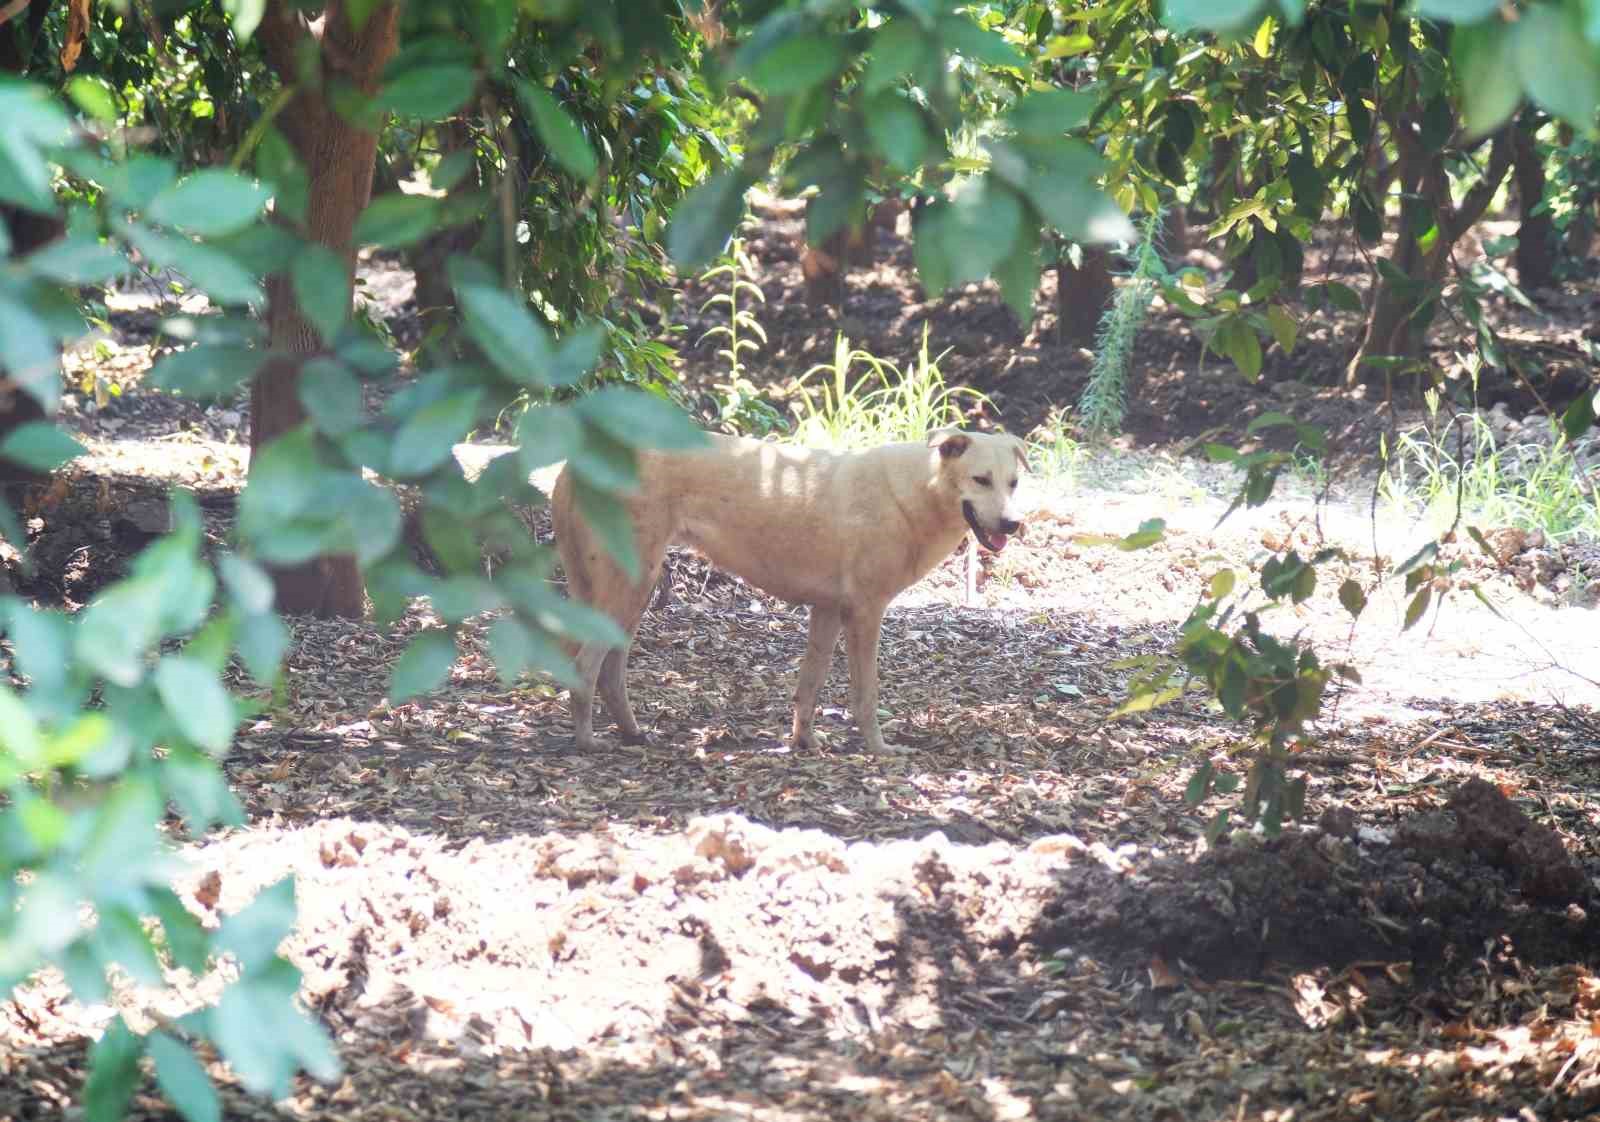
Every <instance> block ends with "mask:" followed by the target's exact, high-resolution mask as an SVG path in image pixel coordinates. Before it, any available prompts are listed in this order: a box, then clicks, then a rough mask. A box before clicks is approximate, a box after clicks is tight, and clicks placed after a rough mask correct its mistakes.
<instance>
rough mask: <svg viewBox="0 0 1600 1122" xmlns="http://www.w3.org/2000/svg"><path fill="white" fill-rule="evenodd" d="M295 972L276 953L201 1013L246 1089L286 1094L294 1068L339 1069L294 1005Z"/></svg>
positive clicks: (320, 1073)
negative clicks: (274, 958)
mask: <svg viewBox="0 0 1600 1122" xmlns="http://www.w3.org/2000/svg"><path fill="white" fill-rule="evenodd" d="M299 984H300V972H299V971H298V970H296V969H295V968H294V967H293V966H291V965H289V964H288V963H287V962H284V961H283V960H281V959H278V960H276V961H271V962H268V963H265V964H263V966H262V967H261V968H260V969H259V970H258V971H257V972H256V973H255V975H254V976H253V977H247V978H245V979H244V980H242V981H240V982H237V983H235V984H234V985H232V986H229V987H228V988H227V989H226V990H224V991H223V994H222V999H221V1000H220V1001H219V1002H217V1004H216V1005H215V1006H214V1007H213V1008H211V1009H210V1010H208V1011H207V1012H206V1013H205V1015H204V1016H205V1021H206V1023H207V1026H208V1028H209V1030H210V1035H211V1037H212V1039H214V1040H215V1041H216V1043H217V1047H218V1048H219V1049H220V1050H221V1051H222V1054H223V1056H224V1057H225V1058H226V1059H227V1061H228V1063H229V1065H230V1066H231V1067H232V1068H233V1070H234V1073H235V1074H236V1075H237V1076H238V1077H239V1082H240V1083H242V1084H243V1085H244V1086H245V1087H246V1089H248V1090H251V1091H254V1092H256V1093H257V1094H263V1095H268V1096H270V1097H272V1098H275V1099H280V1098H284V1097H286V1096H287V1095H288V1094H289V1092H290V1089H291V1086H292V1084H291V1082H290V1080H291V1078H292V1077H293V1075H294V1073H295V1070H296V1069H297V1068H299V1067H301V1066H304V1067H305V1068H306V1069H307V1071H308V1072H309V1073H310V1074H311V1075H312V1076H313V1077H315V1078H317V1079H322V1080H327V1079H332V1078H333V1077H334V1076H336V1075H337V1074H338V1072H339V1063H338V1059H337V1057H336V1056H335V1055H334V1054H333V1049H332V1047H331V1045H330V1044H329V1041H328V1038H327V1034H326V1033H324V1032H323V1031H322V1030H321V1029H320V1028H319V1027H318V1026H316V1025H315V1024H313V1023H311V1022H310V1021H309V1020H307V1019H306V1017H305V1015H304V1014H302V1013H301V1012H300V1011H299V1009H297V1008H296V1007H295V1003H294V997H295V992H296V991H297V990H298V988H299Z"/></svg>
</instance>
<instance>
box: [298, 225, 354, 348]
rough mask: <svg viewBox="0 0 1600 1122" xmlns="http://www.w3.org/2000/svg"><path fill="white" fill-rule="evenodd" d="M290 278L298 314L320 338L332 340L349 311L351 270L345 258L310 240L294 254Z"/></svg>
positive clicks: (328, 341)
mask: <svg viewBox="0 0 1600 1122" xmlns="http://www.w3.org/2000/svg"><path fill="white" fill-rule="evenodd" d="M289 279H290V280H291V281H292V282H293V284H294V298H295V302H296V303H297V304H299V305H300V314H301V315H302V316H304V317H305V319H306V321H307V322H308V323H310V324H311V325H312V326H313V327H315V328H316V329H317V334H318V335H320V336H322V340H323V342H325V343H331V342H333V341H334V339H336V338H337V337H338V335H339V329H340V328H342V327H343V326H344V321H345V319H346V318H347V317H348V316H349V314H350V273H349V271H348V270H347V269H346V268H345V263H344V258H342V257H340V256H339V255H338V254H337V253H335V252H334V251H333V250H331V249H329V248H328V247H327V246H325V245H318V244H316V243H314V242H313V243H311V244H308V245H306V246H304V247H303V248H302V249H301V250H300V252H299V253H297V254H295V256H294V260H293V261H292V262H291V263H290V265H289Z"/></svg>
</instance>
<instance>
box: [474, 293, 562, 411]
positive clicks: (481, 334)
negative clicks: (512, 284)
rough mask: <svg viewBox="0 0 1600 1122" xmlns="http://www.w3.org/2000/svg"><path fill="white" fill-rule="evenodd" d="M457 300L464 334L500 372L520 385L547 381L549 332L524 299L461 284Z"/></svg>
mask: <svg viewBox="0 0 1600 1122" xmlns="http://www.w3.org/2000/svg"><path fill="white" fill-rule="evenodd" d="M456 299H457V301H458V303H459V305H460V308H461V318H462V322H463V323H464V325H465V326H466V329H467V334H468V335H469V336H470V337H471V339H472V341H473V342H474V343H476V344H477V346H478V349H479V350H481V351H482V352H483V354H484V357H485V358H487V359H488V360H489V361H490V362H492V363H494V365H495V367H496V368H497V369H498V370H499V371H500V372H501V373H502V374H504V375H505V376H506V377H507V378H509V379H511V380H512V381H513V382H516V383H517V384H519V385H524V386H528V385H532V386H547V385H548V384H549V383H548V382H547V381H546V374H547V372H548V370H549V367H550V365H551V362H552V357H551V346H550V333H549V332H548V331H547V330H545V328H544V326H543V325H542V324H540V323H539V321H538V320H536V319H534V317H533V313H532V312H531V311H530V310H529V309H528V305H527V303H526V301H524V300H522V299H520V298H519V297H516V296H513V295H512V294H511V293H509V292H507V291H506V290H505V289H503V288H499V287H492V286H490V285H483V284H463V285H460V286H459V287H458V288H457V289H456Z"/></svg>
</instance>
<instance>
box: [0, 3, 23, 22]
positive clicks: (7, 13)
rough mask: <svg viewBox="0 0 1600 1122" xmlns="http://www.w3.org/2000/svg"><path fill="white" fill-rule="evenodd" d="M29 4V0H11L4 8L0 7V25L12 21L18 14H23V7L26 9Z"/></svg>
mask: <svg viewBox="0 0 1600 1122" xmlns="http://www.w3.org/2000/svg"><path fill="white" fill-rule="evenodd" d="M27 6H28V0H11V3H9V4H7V5H6V6H5V7H3V8H0V25H3V24H7V23H10V22H11V21H12V20H13V19H15V18H16V17H17V16H19V15H21V14H22V12H23V9H25V8H26V7H27Z"/></svg>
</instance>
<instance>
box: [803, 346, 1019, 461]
mask: <svg viewBox="0 0 1600 1122" xmlns="http://www.w3.org/2000/svg"><path fill="white" fill-rule="evenodd" d="M948 353H949V352H948V351H945V352H942V353H940V354H939V355H937V356H935V357H931V358H930V357H929V355H928V329H927V327H926V326H924V327H923V330H922V348H921V350H920V352H919V353H918V355H917V358H916V361H915V362H912V363H907V364H906V365H905V366H903V367H901V366H896V365H895V364H894V363H893V362H891V361H889V360H888V359H883V358H879V357H878V356H876V355H874V354H872V353H870V352H868V351H865V350H861V349H860V348H855V347H851V346H850V340H849V339H848V338H846V337H845V336H844V335H840V336H839V337H838V338H837V340H835V342H834V348H833V360H832V361H831V362H824V363H818V364H817V365H816V366H813V367H812V368H811V369H810V370H808V371H806V372H805V374H804V375H803V376H802V377H801V378H800V382H799V397H798V399H797V401H796V403H795V413H796V416H795V424H794V428H793V431H792V432H791V433H790V439H791V440H793V441H794V442H795V443H797V444H806V445H810V446H812V447H817V448H831V449H833V450H835V451H847V450H854V449H862V448H871V447H874V446H875V445H879V444H892V443H895V442H897V441H908V440H922V439H924V438H925V437H926V436H927V435H928V433H930V432H932V431H933V430H934V429H940V428H944V427H946V426H948V425H959V424H961V422H962V419H963V415H964V412H965V409H966V408H970V407H971V406H974V405H983V404H987V402H988V398H987V397H985V396H984V395H983V394H982V393H980V392H979V391H977V390H975V389H973V388H971V387H970V386H952V385H949V384H947V383H946V382H945V380H944V375H943V374H942V373H941V372H940V370H939V360H940V359H942V358H943V357H944V356H945V354H948ZM858 370H860V371H861V373H859V374H857V373H856V371H858Z"/></svg>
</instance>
